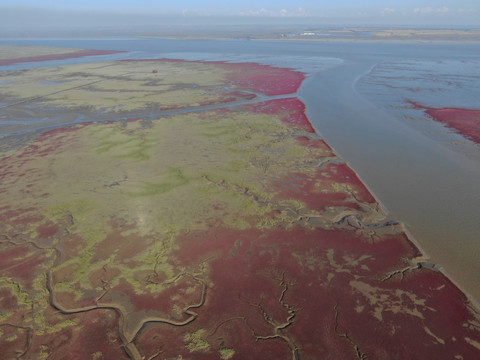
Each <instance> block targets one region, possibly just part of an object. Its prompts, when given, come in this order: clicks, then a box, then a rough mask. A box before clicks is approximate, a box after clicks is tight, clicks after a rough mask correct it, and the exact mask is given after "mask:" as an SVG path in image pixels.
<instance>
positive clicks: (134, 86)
mask: <svg viewBox="0 0 480 360" xmlns="http://www.w3.org/2000/svg"><path fill="white" fill-rule="evenodd" d="M223 79H224V72H223V71H222V70H221V69H219V68H218V67H217V68H215V67H214V65H211V64H210V65H209V64H196V63H188V62H185V63H170V62H155V61H151V62H150V61H149V62H140V63H138V64H137V63H132V62H121V61H117V62H109V63H101V64H98V63H94V64H80V65H69V66H62V67H56V68H47V69H45V68H41V69H29V70H24V71H22V72H21V73H18V72H13V71H6V72H2V80H3V82H2V84H0V94H2V95H4V96H5V97H7V98H9V99H10V100H9V103H14V102H15V101H18V100H25V99H32V100H35V101H36V103H37V104H38V105H41V106H49V107H51V106H56V107H62V108H82V109H84V110H89V111H107V112H119V111H129V110H135V109H140V108H141V109H144V110H145V109H150V108H152V107H153V108H154V109H156V111H159V109H162V108H165V109H167V108H182V107H194V106H198V105H200V104H202V103H205V102H216V101H217V100H219V99H220V97H221V96H222V95H224V94H226V93H228V90H226V89H225V88H224V80H223Z"/></svg>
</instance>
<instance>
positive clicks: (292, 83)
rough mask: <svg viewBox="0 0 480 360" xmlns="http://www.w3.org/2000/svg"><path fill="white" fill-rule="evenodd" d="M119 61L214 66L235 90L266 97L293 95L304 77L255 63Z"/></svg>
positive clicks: (290, 71)
mask: <svg viewBox="0 0 480 360" xmlns="http://www.w3.org/2000/svg"><path fill="white" fill-rule="evenodd" d="M121 61H144V62H149V61H164V62H177V63H178V62H180V63H204V64H215V65H217V66H219V67H220V68H222V69H223V70H226V71H227V72H228V74H227V78H226V80H227V82H228V83H229V84H230V85H232V86H235V87H236V88H239V89H243V90H250V91H254V92H259V93H262V94H265V95H268V96H275V95H286V94H294V93H296V92H297V90H298V88H299V87H300V85H301V83H302V81H303V80H304V79H305V75H303V73H301V72H299V71H295V70H291V69H285V68H279V67H275V66H270V65H261V64H257V63H228V62H225V61H198V60H197V61H189V60H182V59H127V60H121Z"/></svg>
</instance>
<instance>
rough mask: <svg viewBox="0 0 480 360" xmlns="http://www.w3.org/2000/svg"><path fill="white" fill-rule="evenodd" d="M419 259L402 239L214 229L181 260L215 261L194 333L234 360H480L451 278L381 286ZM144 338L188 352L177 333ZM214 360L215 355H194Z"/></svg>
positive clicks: (193, 237)
mask: <svg viewBox="0 0 480 360" xmlns="http://www.w3.org/2000/svg"><path fill="white" fill-rule="evenodd" d="M419 255H420V253H419V251H418V250H417V249H416V248H415V246H414V245H413V244H412V243H411V242H410V241H409V240H408V238H407V237H406V236H405V235H385V236H383V237H381V238H379V239H378V240H377V242H375V243H373V242H372V241H371V240H370V239H369V238H368V236H366V235H362V234H361V233H352V231H350V230H340V229H337V230H335V229H334V230H324V229H315V230H312V231H309V230H305V229H299V228H295V229H290V230H287V231H286V230H284V229H282V230H278V231H275V230H271V231H265V230H262V231H260V230H246V231H235V230H229V229H225V228H221V227H216V228H212V229H211V230H209V231H206V232H197V233H195V234H189V235H188V236H185V237H184V238H183V240H182V241H181V247H180V250H179V251H178V252H177V254H176V258H177V259H178V260H179V261H180V262H181V264H184V265H185V266H191V265H192V264H195V263H198V262H199V261H202V260H203V259H205V258H212V257H213V258H214V260H212V261H211V262H210V275H209V278H210V279H211V280H212V284H211V286H210V287H209V289H208V293H207V301H206V303H205V305H204V306H203V307H201V308H199V309H197V310H196V311H197V312H198V314H199V316H198V318H197V319H196V320H195V323H194V324H193V325H194V328H193V329H191V330H190V331H191V332H193V331H194V330H195V329H205V330H206V331H205V333H204V335H203V339H205V340H208V341H209V342H210V344H214V346H216V347H217V350H218V349H219V348H221V347H228V348H233V349H235V356H234V357H233V359H258V358H266V355H265V354H268V357H267V358H275V359H291V358H292V357H293V356H292V353H293V352H295V347H297V350H296V351H298V353H299V358H306V359H310V358H312V359H313V358H317V359H318V358H342V359H348V358H350V359H354V358H356V349H355V346H354V345H357V346H358V348H357V350H358V351H360V352H362V353H365V354H367V356H368V357H369V358H385V357H389V358H395V356H394V355H395V354H400V355H399V357H398V358H399V359H407V358H416V357H418V355H419V354H421V357H422V358H450V357H452V358H453V357H454V356H455V355H458V354H461V355H462V356H463V357H464V358H469V357H475V354H476V353H477V351H478V350H476V349H475V348H474V347H473V346H471V345H470V344H468V343H467V342H466V341H465V340H464V339H465V337H470V338H472V339H478V332H477V331H476V330H475V329H473V328H471V329H469V328H465V327H464V326H463V324H464V323H465V322H466V321H473V320H474V318H473V315H472V314H471V313H470V312H469V310H468V309H467V308H466V307H465V304H464V303H463V301H464V300H465V298H464V296H463V295H462V294H461V292H460V291H459V290H458V289H457V288H456V287H455V286H454V285H453V284H452V283H451V282H450V281H449V280H448V279H447V278H446V277H445V276H443V275H442V274H441V273H437V272H433V271H431V270H426V269H424V270H417V271H415V270H413V271H412V272H408V273H406V274H405V277H404V279H403V281H401V274H398V275H394V276H392V277H391V278H390V279H389V280H387V281H383V280H382V279H384V278H386V276H387V274H389V273H391V272H393V271H395V270H398V269H402V268H405V266H406V264H405V262H404V260H403V259H412V258H415V257H417V256H419ZM453 299H456V300H453ZM293 314H294V317H292V318H290V319H291V320H292V321H291V324H290V325H288V326H285V327H283V325H285V324H287V323H289V320H288V319H289V317H290V316H292V315H293ZM276 326H277V327H281V330H278V329H277V330H275V327H276ZM426 328H428V330H425V329H426ZM365 329H369V331H365ZM428 331H430V332H431V333H433V334H435V336H436V337H437V338H435V337H433V336H432V335H431V334H430V333H429V332H428ZM147 334H148V336H149V337H150V338H152V337H153V336H154V334H155V336H157V337H158V338H159V339H161V341H162V342H164V343H165V342H166V343H167V344H168V347H165V348H164V349H165V356H166V357H168V356H173V355H177V354H182V355H184V356H185V355H188V351H187V350H186V349H184V348H183V349H182V345H183V346H184V340H183V336H182V332H181V331H180V329H168V330H167V329H157V330H156V331H154V330H152V332H151V333H147V332H146V333H145V334H144V336H145V337H147ZM346 334H347V335H348V338H347V337H346V336H347V335H346ZM280 335H281V336H282V338H281V337H280ZM142 338H143V337H142ZM349 339H350V340H349ZM140 340H142V339H140ZM167 341H168V342H167ZM475 341H477V340H475ZM404 344H408V346H404ZM420 349H421V350H420ZM182 350H183V351H182ZM216 357H218V355H217V353H216V350H215V349H213V348H211V349H209V351H207V352H205V353H204V354H200V355H198V356H195V358H199V359H214V358H216Z"/></svg>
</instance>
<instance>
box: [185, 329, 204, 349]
mask: <svg viewBox="0 0 480 360" xmlns="http://www.w3.org/2000/svg"><path fill="white" fill-rule="evenodd" d="M204 334H205V330H204V329H198V330H197V331H195V332H194V333H191V334H186V335H185V336H184V339H183V340H184V341H185V342H186V347H187V349H188V350H189V351H190V352H205V351H208V350H209V349H210V344H209V343H208V342H207V341H205V340H204V339H203V338H202V336H203V335H204Z"/></svg>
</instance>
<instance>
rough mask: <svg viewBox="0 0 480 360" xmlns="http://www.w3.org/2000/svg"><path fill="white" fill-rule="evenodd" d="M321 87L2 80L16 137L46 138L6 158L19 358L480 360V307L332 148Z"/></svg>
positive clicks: (10, 289)
mask: <svg viewBox="0 0 480 360" xmlns="http://www.w3.org/2000/svg"><path fill="white" fill-rule="evenodd" d="M303 79H304V76H303V74H302V73H300V72H297V71H293V70H289V69H281V68H276V67H271V66H266V65H259V64H253V63H244V64H231V63H224V62H201V61H173V60H168V59H159V60H142V61H135V60H130V61H115V62H105V63H90V64H82V65H68V66H61V67H55V68H38V69H29V70H22V71H7V72H3V73H2V81H3V83H0V102H1V103H2V104H3V105H2V112H3V115H2V116H4V120H5V122H8V121H10V122H11V127H12V128H11V130H12V132H18V131H33V130H35V133H34V134H35V135H34V136H29V137H20V138H19V137H18V135H10V136H6V137H5V139H6V141H5V142H4V144H2V147H1V151H2V152H1V153H0V156H1V162H0V194H1V198H2V203H1V205H0V220H1V221H0V251H1V255H2V256H1V257H0V294H1V296H0V311H1V314H0V316H1V321H0V331H1V332H2V340H0V349H1V351H2V353H3V354H5V356H6V358H22V357H23V358H28V357H37V358H56V359H57V358H58V359H63V358H71V354H72V353H73V354H77V355H78V357H80V358H89V357H93V358H95V359H102V358H117V359H128V358H130V359H155V358H165V359H181V358H184V359H187V358H201V359H210V358H211V359H218V358H221V359H259V358H272V359H273V358H275V359H308V358H327V357H332V358H342V359H366V358H372V359H375V358H415V357H420V358H458V359H461V358H463V359H469V358H476V357H477V356H478V354H479V353H480V318H479V314H478V312H477V310H476V309H474V308H473V306H472V305H471V304H470V302H469V301H468V299H467V298H466V297H465V295H464V294H463V293H462V292H461V291H460V290H459V289H458V288H457V287H455V285H454V284H453V283H452V282H451V281H450V280H449V279H448V278H446V277H445V276H444V275H443V274H442V273H441V272H439V271H437V269H436V267H435V266H433V265H431V264H429V263H428V260H427V259H425V258H424V257H423V256H422V254H421V253H420V251H419V250H418V249H417V248H416V247H415V245H414V244H413V243H412V242H411V241H410V239H409V238H408V236H407V234H406V233H405V231H404V228H403V226H402V224H401V223H399V222H396V221H386V216H385V214H384V212H383V210H382V208H381V206H380V205H379V203H378V202H377V200H376V199H375V198H374V196H373V195H372V194H371V193H370V192H369V191H368V189H367V188H366V187H365V185H364V184H363V183H362V182H361V181H360V180H359V178H358V177H357V175H356V174H355V172H354V171H352V170H351V169H350V168H349V167H348V165H347V164H346V163H345V162H344V161H343V160H342V159H341V158H339V157H338V156H337V155H336V154H335V153H334V151H333V150H332V149H331V148H330V147H329V145H328V144H327V142H326V141H325V139H322V138H321V137H320V136H318V135H317V134H316V133H315V132H314V130H313V128H312V126H311V125H310V122H309V120H308V118H307V117H306V115H305V106H304V104H303V103H302V102H301V101H300V100H299V99H298V98H297V97H296V96H295V95H296V91H297V89H298V87H299V86H300V84H301V82H302V81H303ZM68 114H70V115H68ZM71 114H74V116H72V115H71ZM19 116H22V119H23V122H22V124H20V123H19V122H18V118H19ZM68 116H70V117H68ZM65 117H67V119H65ZM36 119H37V120H38V119H41V120H42V122H41V124H40V125H39V123H38V122H35V120H36ZM67 125H68V126H67ZM11 136H13V137H15V139H16V140H12V141H10V140H8V139H9V138H10V137H11ZM366 329H368V330H366Z"/></svg>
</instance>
